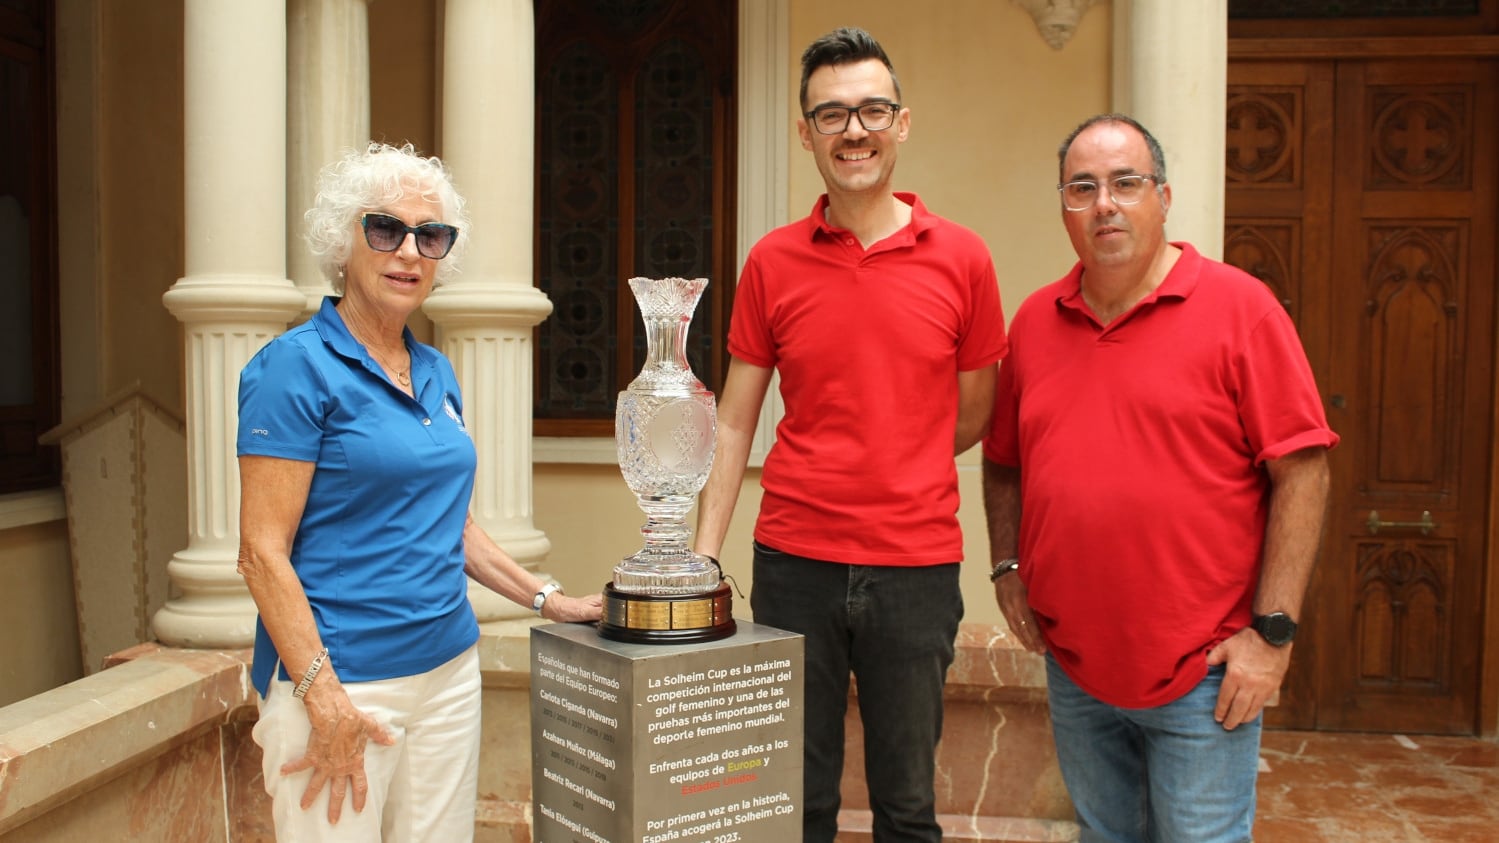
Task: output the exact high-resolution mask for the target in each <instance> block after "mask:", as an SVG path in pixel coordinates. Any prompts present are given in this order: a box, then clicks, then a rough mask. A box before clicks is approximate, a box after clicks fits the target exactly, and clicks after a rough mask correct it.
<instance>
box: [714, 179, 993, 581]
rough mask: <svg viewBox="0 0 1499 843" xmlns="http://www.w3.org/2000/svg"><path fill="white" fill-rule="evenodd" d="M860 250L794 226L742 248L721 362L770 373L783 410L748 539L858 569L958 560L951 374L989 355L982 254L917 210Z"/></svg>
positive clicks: (968, 234)
mask: <svg viewBox="0 0 1499 843" xmlns="http://www.w3.org/2000/svg"><path fill="white" fill-rule="evenodd" d="M896 198H897V199H899V200H900V201H902V202H905V203H907V204H908V205H910V206H911V222H910V224H909V225H907V226H905V227H904V228H902V229H901V230H900V231H897V232H896V233H894V234H892V235H890V236H889V237H887V238H885V239H884V240H881V241H880V242H878V243H875V244H873V245H872V246H870V247H869V248H868V249H865V248H863V247H862V246H861V245H860V244H859V241H858V239H857V238H855V237H854V236H853V234H851V233H850V232H848V231H846V230H843V229H840V228H835V227H833V226H832V225H830V224H829V223H828V222H827V218H826V216H825V210H826V208H827V197H826V196H823V197H822V198H821V199H819V200H818V202H817V205H816V206H815V207H814V208H813V209H812V214H811V215H810V216H809V217H807V218H806V219H803V220H800V221H798V222H795V223H791V224H790V225H786V226H782V227H781V228H778V229H776V230H775V231H772V232H770V233H769V234H767V235H766V236H765V237H764V238H762V239H761V240H760V241H759V242H758V243H757V244H756V245H755V247H754V248H753V249H752V250H751V251H750V253H749V256H748V258H747V259H746V261H745V266H744V271H743V273H742V274H741V276H740V279H739V287H738V289H737V291H736V292H735V298H734V314H733V318H732V321H731V324H730V329H729V353H731V354H733V355H734V356H735V357H736V358H738V359H740V360H743V361H745V362H747V363H751V364H753V365H756V366H761V367H765V368H775V369H776V371H777V373H778V374H779V375H780V391H781V398H782V400H783V402H784V405H785V415H784V417H783V418H782V419H781V422H780V424H779V425H777V427H776V439H775V444H774V445H773V446H772V448H771V451H770V454H769V455H768V456H767V457H766V460H765V468H764V471H763V473H762V475H761V481H760V482H761V486H762V487H763V488H764V497H763V499H762V502H761V506H760V515H759V519H758V520H757V522H756V524H755V539H756V540H757V541H759V542H761V543H762V544H766V545H769V546H771V547H774V548H776V549H778V550H781V551H784V552H787V553H792V554H795V555H798V556H805V557H808V558H811V559H820V560H824V561H828V562H842V563H848V564H858V565H903V566H918V565H937V564H943V563H950V562H957V561H960V560H962V558H963V537H962V533H961V531H960V529H959V527H958V518H957V513H958V476H957V468H956V465H955V463H954V460H953V435H954V430H955V426H956V424H957V407H958V382H957V378H958V372H960V371H970V370H973V369H979V368H983V367H984V366H988V365H991V364H993V363H994V362H995V361H997V360H999V359H1000V358H1001V357H1002V356H1004V353H1005V347H1006V344H1005V330H1004V314H1003V313H1002V311H1001V310H1000V303H999V286H998V280H997V279H996V277H995V274H994V264H993V261H992V260H991V259H990V257H989V250H988V248H987V247H986V246H985V245H984V242H983V240H982V239H980V238H979V236H978V235H977V234H975V233H974V232H972V231H970V230H969V229H967V228H964V227H962V226H960V225H957V224H955V223H953V222H950V221H948V220H945V219H942V218H941V217H938V216H936V215H934V214H932V213H930V212H929V211H927V209H926V206H925V205H923V204H922V203H921V200H919V199H918V198H917V197H916V195H915V194H912V193H897V194H896Z"/></svg>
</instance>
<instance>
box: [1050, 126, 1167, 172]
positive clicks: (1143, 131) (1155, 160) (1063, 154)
mask: <svg viewBox="0 0 1499 843" xmlns="http://www.w3.org/2000/svg"><path fill="white" fill-rule="evenodd" d="M1099 123H1123V124H1124V125H1126V126H1129V127H1130V128H1132V129H1134V130H1135V131H1137V132H1139V133H1140V136H1141V137H1143V138H1145V148H1146V149H1149V150H1150V165H1151V166H1152V167H1154V168H1155V176H1156V178H1155V183H1156V190H1160V189H1161V185H1163V184H1165V183H1166V153H1164V152H1162V151H1161V142H1160V141H1158V140H1156V139H1155V135H1152V134H1151V133H1150V130H1149V129H1147V128H1145V127H1144V126H1141V125H1140V121H1138V120H1136V119H1135V118H1133V117H1130V116H1129V115H1128V114H1117V113H1116V114H1095V115H1093V116H1092V117H1089V118H1088V119H1087V120H1084V121H1083V122H1082V123H1081V124H1080V125H1079V126H1078V127H1077V128H1076V129H1073V130H1072V134H1070V135H1068V136H1067V139H1066V140H1064V141H1062V146H1061V147H1060V148H1058V149H1057V175H1058V176H1059V177H1060V178H1061V180H1062V181H1066V180H1067V174H1066V173H1065V172H1062V168H1063V167H1065V166H1067V152H1068V151H1069V150H1071V149H1072V142H1073V141H1075V140H1077V136H1078V135H1080V134H1082V133H1083V132H1085V131H1087V130H1088V129H1091V128H1093V127H1094V126H1097V125H1098V124H1099Z"/></svg>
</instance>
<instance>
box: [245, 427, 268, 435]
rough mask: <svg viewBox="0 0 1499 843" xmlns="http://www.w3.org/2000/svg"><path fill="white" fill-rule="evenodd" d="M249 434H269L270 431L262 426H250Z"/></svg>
mask: <svg viewBox="0 0 1499 843" xmlns="http://www.w3.org/2000/svg"><path fill="white" fill-rule="evenodd" d="M250 435H251V436H270V435H271V432H270V431H269V430H266V429H265V428H263V427H252V428H250Z"/></svg>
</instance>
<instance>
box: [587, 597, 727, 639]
mask: <svg viewBox="0 0 1499 843" xmlns="http://www.w3.org/2000/svg"><path fill="white" fill-rule="evenodd" d="M733 603H734V592H733V591H732V590H731V589H730V588H729V587H728V586H727V585H724V584H720V585H719V586H718V588H716V589H714V590H713V591H708V592H703V593H700V594H635V593H632V592H628V591H620V590H619V589H617V588H615V587H614V583H612V582H611V583H609V584H608V585H606V586H604V617H603V619H602V620H600V621H599V634H600V635H602V636H604V637H605V638H608V639H610V640H612V641H624V642H627V643H630V644H690V643H694V642H698V641H717V640H718V639H720V638H727V637H729V636H730V635H733V634H734V629H735V627H734V615H733V612H732V611H731V610H732V609H733Z"/></svg>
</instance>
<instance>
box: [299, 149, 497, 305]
mask: <svg viewBox="0 0 1499 843" xmlns="http://www.w3.org/2000/svg"><path fill="white" fill-rule="evenodd" d="M413 191H414V192H416V193H419V194H420V195H421V196H422V197H423V198H426V199H428V200H429V201H433V202H436V203H437V205H438V206H439V207H440V208H442V221H443V222H445V223H447V224H448V225H452V226H456V227H457V228H458V239H457V240H456V241H455V242H454V243H453V249H452V251H450V252H448V255H447V257H445V258H443V259H442V260H440V261H438V262H437V274H436V276H435V277H434V279H433V282H432V283H433V284H434V285H438V284H442V283H443V282H444V281H446V280H447V279H448V278H451V277H452V276H453V275H455V274H457V272H458V267H459V264H460V263H461V262H462V258H463V252H464V251H465V249H466V247H467V245H468V239H469V234H470V233H471V231H470V229H471V226H470V223H469V218H468V213H467V211H466V210H465V202H464V200H463V196H462V195H460V194H459V193H458V189H457V188H456V187H454V185H453V177H452V174H451V173H449V172H448V168H447V165H445V164H443V163H442V161H441V160H440V159H438V158H436V157H431V158H428V157H423V156H422V155H419V154H418V153H417V151H416V148H415V147H413V146H412V145H411V144H409V143H408V144H404V145H402V146H399V147H397V146H391V145H389V144H384V143H378V142H375V141H371V142H370V145H369V146H368V147H367V148H365V149H364V150H363V151H359V150H349V151H348V152H346V153H345V154H344V156H343V158H341V159H339V160H337V161H334V162H333V163H332V164H329V165H328V166H326V167H324V168H323V171H322V172H321V173H319V174H318V190H317V200H316V201H315V202H314V203H313V206H312V208H310V209H309V210H308V211H307V213H306V214H304V215H303V219H304V220H305V221H306V224H307V233H306V238H307V245H308V248H309V249H311V251H312V254H313V257H315V258H317V259H318V265H319V266H320V267H321V268H322V270H323V276H324V277H325V278H327V279H328V282H329V283H330V284H332V285H333V291H334V292H335V293H337V294H338V295H343V291H344V278H343V268H344V265H345V264H347V263H348V261H349V255H350V254H352V253H353V250H354V237H355V236H356V232H355V228H356V223H357V222H358V220H359V217H360V215H361V214H364V213H366V212H368V211H372V210H375V209H377V208H381V207H385V206H388V205H391V204H393V203H395V202H397V201H400V199H401V198H403V197H404V196H406V195H407V194H408V192H413Z"/></svg>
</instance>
